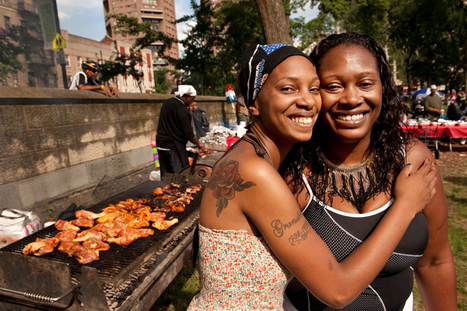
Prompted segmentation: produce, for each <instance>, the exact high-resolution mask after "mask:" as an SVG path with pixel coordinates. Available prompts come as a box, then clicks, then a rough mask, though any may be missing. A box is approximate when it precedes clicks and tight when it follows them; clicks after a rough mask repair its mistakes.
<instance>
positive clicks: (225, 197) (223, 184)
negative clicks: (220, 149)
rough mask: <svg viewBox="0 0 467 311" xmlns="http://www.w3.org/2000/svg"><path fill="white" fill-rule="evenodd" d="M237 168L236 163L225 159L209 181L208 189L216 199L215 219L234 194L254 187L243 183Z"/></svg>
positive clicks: (247, 182) (249, 182)
mask: <svg viewBox="0 0 467 311" xmlns="http://www.w3.org/2000/svg"><path fill="white" fill-rule="evenodd" d="M238 167H239V163H238V161H235V160H231V159H229V158H226V159H225V160H223V161H222V162H220V163H219V165H218V166H217V168H216V170H215V171H214V172H213V174H212V175H211V178H210V179H209V184H208V187H209V189H211V190H212V195H213V197H215V198H216V199H217V202H216V207H217V211H216V215H217V217H219V215H220V214H221V213H222V211H223V210H224V209H225V208H226V207H227V205H228V204H229V200H232V199H233V198H234V197H235V193H236V192H239V191H243V190H245V189H247V188H250V187H252V186H256V184H255V183H254V182H252V181H246V182H243V179H242V178H241V177H240V174H239V172H238Z"/></svg>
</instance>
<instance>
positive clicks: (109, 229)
mask: <svg viewBox="0 0 467 311" xmlns="http://www.w3.org/2000/svg"><path fill="white" fill-rule="evenodd" d="M125 228H127V225H125V224H124V223H121V222H118V221H114V222H104V223H102V224H98V225H95V226H94V227H92V229H94V230H97V231H100V232H102V233H104V234H105V235H107V236H108V237H111V238H114V237H116V236H118V233H119V232H120V230H122V229H125Z"/></svg>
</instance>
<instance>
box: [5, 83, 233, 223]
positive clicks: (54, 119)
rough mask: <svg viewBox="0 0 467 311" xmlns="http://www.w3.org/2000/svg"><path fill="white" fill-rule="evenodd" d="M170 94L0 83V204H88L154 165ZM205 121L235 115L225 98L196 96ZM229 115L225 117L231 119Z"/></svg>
mask: <svg viewBox="0 0 467 311" xmlns="http://www.w3.org/2000/svg"><path fill="white" fill-rule="evenodd" d="M170 97H171V95H162V94H136V93H131V94H130V93H122V94H121V97H120V98H115V97H106V96H105V95H104V94H103V93H101V92H92V91H70V90H59V89H38V88H12V87H0V198H1V199H0V210H1V209H3V208H16V209H21V210H33V211H35V212H37V213H38V215H39V216H40V217H41V219H42V220H45V219H46V215H45V213H44V212H43V210H44V208H45V206H47V205H48V206H50V207H52V208H53V210H54V214H53V216H54V217H57V216H58V214H59V213H60V212H61V211H62V210H64V209H66V208H67V207H68V206H69V205H70V204H71V203H75V204H77V205H84V206H90V205H93V204H96V203H98V202H99V201H101V200H103V199H105V198H108V197H110V196H112V195H115V194H117V193H119V192H121V191H123V190H126V189H129V188H131V187H134V186H136V185H138V184H140V183H142V182H144V181H146V180H148V178H149V173H150V172H151V171H152V170H153V169H154V162H153V159H152V150H151V139H152V138H155V135H156V129H157V122H158V118H159V111H160V108H161V106H162V103H163V102H164V100H166V99H168V98H170ZM196 102H197V104H198V107H199V108H200V109H203V110H205V111H206V115H207V117H208V119H209V122H210V124H211V127H212V126H214V125H216V124H219V123H220V122H221V121H222V120H223V118H225V117H226V118H229V119H230V120H232V121H234V120H235V115H234V114H233V111H232V108H231V106H230V105H229V104H228V103H227V102H226V101H225V97H209V96H198V97H197V98H196ZM232 121H231V122H232Z"/></svg>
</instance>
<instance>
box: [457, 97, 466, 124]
mask: <svg viewBox="0 0 467 311" xmlns="http://www.w3.org/2000/svg"><path fill="white" fill-rule="evenodd" d="M457 113H458V114H459V120H462V121H464V120H465V118H466V117H467V102H466V101H465V100H464V101H461V102H460V105H459V107H458V109H457Z"/></svg>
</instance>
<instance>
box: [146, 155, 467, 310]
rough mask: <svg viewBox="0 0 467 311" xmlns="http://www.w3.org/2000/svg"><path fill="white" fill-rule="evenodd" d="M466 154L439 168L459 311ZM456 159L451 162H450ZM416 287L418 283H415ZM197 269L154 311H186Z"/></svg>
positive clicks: (466, 219) (464, 274) (466, 283)
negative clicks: (444, 194)
mask: <svg viewBox="0 0 467 311" xmlns="http://www.w3.org/2000/svg"><path fill="white" fill-rule="evenodd" d="M464 149H465V150H462V152H453V153H452V154H450V155H449V154H448V152H442V154H441V158H440V160H439V161H438V167H439V169H440V172H441V176H442V177H443V185H444V190H445V192H446V198H447V202H448V208H449V233H448V235H449V242H450V244H451V248H452V252H453V255H454V262H455V265H456V273H457V301H458V307H459V311H467V156H465V157H460V154H461V153H464V154H466V155H467V147H464ZM450 157H452V159H451V160H449V158H450ZM414 283H415V282H414ZM199 286H200V285H199V274H198V271H197V270H196V269H192V268H186V267H185V268H183V269H182V271H181V272H180V273H179V274H178V275H177V277H176V278H175V279H174V280H173V282H172V283H171V284H170V286H169V287H168V288H167V289H166V290H165V291H164V293H163V294H162V295H161V297H160V298H159V299H158V300H157V302H156V303H155V304H154V306H153V307H152V309H151V310H152V311H156V310H157V311H185V310H186V309H187V307H188V305H189V304H190V301H191V299H192V297H193V296H194V295H196V294H197V293H198V292H199ZM423 310H424V308H423V304H422V301H421V298H420V294H419V292H418V289H417V287H416V284H415V288H414V311H423Z"/></svg>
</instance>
